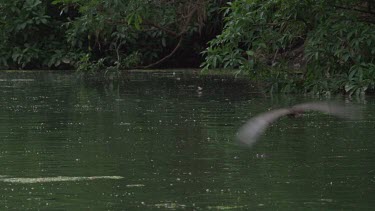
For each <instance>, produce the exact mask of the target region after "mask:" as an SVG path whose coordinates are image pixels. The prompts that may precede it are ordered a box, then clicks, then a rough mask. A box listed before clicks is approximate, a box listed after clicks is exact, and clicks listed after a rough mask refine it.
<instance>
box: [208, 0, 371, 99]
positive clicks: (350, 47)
mask: <svg viewBox="0 0 375 211" xmlns="http://www.w3.org/2000/svg"><path fill="white" fill-rule="evenodd" d="M374 7H375V3H374V2H373V1H371V0H346V1H345V0H333V1H324V0H318V1H310V0H303V1H300V0H287V1H285V0H269V1H261V0H236V1H233V2H232V3H230V4H229V6H228V7H227V8H226V9H225V27H224V30H223V32H222V34H220V35H219V36H217V37H216V38H215V39H213V40H212V41H210V42H209V47H208V48H207V49H206V50H205V51H204V54H205V56H206V61H205V62H204V63H203V66H204V68H205V69H209V68H232V69H233V68H238V69H239V70H240V71H245V72H248V73H249V74H250V75H251V78H252V79H255V80H260V81H263V82H267V83H268V85H269V87H270V90H271V91H277V92H279V91H281V92H300V91H303V92H313V93H317V94H330V93H332V92H337V91H345V92H347V93H349V94H354V93H355V94H361V93H364V92H365V91H367V90H368V89H374V86H375V65H374V61H375V27H374V26H375V9H374Z"/></svg>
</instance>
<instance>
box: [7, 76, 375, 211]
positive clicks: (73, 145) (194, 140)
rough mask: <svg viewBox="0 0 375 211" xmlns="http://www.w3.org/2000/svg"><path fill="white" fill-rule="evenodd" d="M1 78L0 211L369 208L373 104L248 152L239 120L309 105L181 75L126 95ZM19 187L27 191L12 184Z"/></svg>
mask: <svg viewBox="0 0 375 211" xmlns="http://www.w3.org/2000/svg"><path fill="white" fill-rule="evenodd" d="M0 78H1V80H0V91H1V93H2V94H1V95H0V106H1V110H0V124H1V127H0V142H1V145H0V158H1V159H0V164H1V165H0V169H1V175H6V176H1V175H0V181H1V186H0V202H1V203H0V206H1V208H3V209H4V208H7V209H16V210H25V209H73V208H74V209H98V210H104V209H110V210H124V209H125V210H128V209H130V210H131V209H135V208H138V209H152V208H155V209H157V208H159V209H172V210H174V209H188V210H192V209H196V210H199V209H200V210H207V209H213V210H221V209H258V208H262V209H268V210H276V209H282V210H291V209H293V210H305V209H314V210H316V209H317V210H322V209H323V210H332V209H349V210H358V209H371V208H372V207H374V206H375V202H374V201H373V198H375V167H374V163H375V143H374V142H373V141H374V140H373V137H374V135H375V134H374V133H375V132H374V131H375V130H374V125H375V124H374V122H375V99H374V98H373V97H366V99H362V100H359V101H358V102H355V103H357V104H359V105H361V106H362V107H363V113H364V118H363V119H361V120H345V121H340V120H337V119H335V118H334V117H331V116H327V115H323V114H319V113H314V112H313V113H308V114H306V115H305V116H304V118H300V119H288V118H282V119H280V121H278V122H277V123H275V124H273V125H272V126H271V127H270V128H268V129H267V131H266V132H265V134H264V135H262V136H261V137H260V139H259V141H258V142H257V143H256V144H255V145H254V147H252V148H250V149H249V148H245V147H241V146H239V145H237V144H236V143H235V142H234V137H235V133H236V132H237V130H238V128H239V127H240V126H241V125H242V124H243V123H244V122H245V121H246V120H247V119H248V118H250V117H252V116H254V115H255V114H257V113H260V112H263V111H265V110H268V109H272V108H278V107H283V106H289V105H293V104H296V103H300V102H305V101H310V100H311V99H309V98H307V97H301V96H272V97H269V96H263V95H259V94H254V93H253V92H254V88H252V87H251V86H249V85H247V84H246V83H244V82H241V81H236V82H235V83H233V81H231V80H229V79H225V80H222V79H209V80H202V79H195V78H191V76H187V75H186V74H183V73H179V72H176V73H174V74H173V72H172V73H170V74H162V73H160V72H159V73H158V74H156V75H155V74H154V75H152V76H150V75H149V74H147V73H141V74H133V75H131V76H130V81H129V82H128V83H126V84H124V85H117V84H106V85H99V84H84V83H82V82H80V81H77V80H75V79H74V77H73V76H70V75H66V74H65V75H64V74H55V73H51V72H50V73H37V72H34V73H7V74H0ZM19 79H22V80H19ZM199 87H200V88H199ZM315 100H316V99H315ZM336 100H338V101H340V100H341V101H343V99H340V98H338V99H336ZM108 175H116V176H118V178H117V177H115V179H113V178H112V179H110V178H109V177H107V176H108ZM120 177H123V178H122V179H120ZM22 178H23V179H28V181H34V182H30V183H14V182H12V181H15V180H17V179H22ZM93 178H95V179H93ZM99 178H101V179H99ZM12 179H13V180H12ZM59 179H60V181H59ZM25 181H26V180H25ZM36 181H41V182H36ZM47 181H53V182H47Z"/></svg>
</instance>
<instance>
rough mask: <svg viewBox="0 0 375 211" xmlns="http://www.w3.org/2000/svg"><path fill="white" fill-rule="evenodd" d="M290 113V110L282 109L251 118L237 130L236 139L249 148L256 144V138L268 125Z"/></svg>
mask: <svg viewBox="0 0 375 211" xmlns="http://www.w3.org/2000/svg"><path fill="white" fill-rule="evenodd" d="M290 113H291V111H290V109H285V108H282V109H276V110H272V111H269V112H266V113H262V114H259V115H258V116H255V117H254V118H251V119H250V120H249V121H248V122H247V123H246V124H245V125H243V126H242V127H241V128H240V129H239V131H238V133H237V138H238V140H239V141H240V142H241V143H244V144H246V145H248V146H251V145H253V144H254V143H255V142H256V140H257V138H258V137H259V136H260V135H261V134H262V133H263V132H264V130H265V129H266V128H267V127H268V125H269V124H271V123H272V122H274V121H275V120H277V119H278V118H280V117H282V116H284V115H287V114H290Z"/></svg>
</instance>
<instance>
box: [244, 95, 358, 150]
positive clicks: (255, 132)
mask: <svg viewBox="0 0 375 211" xmlns="http://www.w3.org/2000/svg"><path fill="white" fill-rule="evenodd" d="M307 111H319V112H323V113H326V114H330V115H334V116H337V117H339V118H344V119H357V118H358V117H359V109H358V107H355V106H353V105H346V106H345V105H341V104H337V103H332V102H310V103H303V104H298V105H295V106H292V107H289V108H280V109H275V110H271V111H268V112H265V113H261V114H259V115H257V116H255V117H253V118H251V119H250V120H249V121H248V122H247V123H246V124H244V125H243V126H242V127H241V128H240V129H239V131H238V133H237V139H238V140H239V141H240V142H241V143H243V144H246V145H248V146H252V145H253V144H254V143H255V142H256V140H257V139H258V138H259V136H260V135H261V134H262V133H263V132H264V131H265V130H266V128H267V127H268V126H269V125H270V124H271V123H272V122H274V121H276V120H277V119H279V118H280V117H282V116H290V117H299V116H301V115H302V114H303V113H304V112H307Z"/></svg>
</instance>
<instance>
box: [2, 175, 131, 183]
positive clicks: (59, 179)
mask: <svg viewBox="0 0 375 211" xmlns="http://www.w3.org/2000/svg"><path fill="white" fill-rule="evenodd" d="M123 178H124V177H121V176H91V177H65V176H58V177H36V178H26V177H25V178H22V177H11V178H5V177H3V176H0V182H9V183H23V184H26V183H45V182H72V181H83V180H97V179H123Z"/></svg>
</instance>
